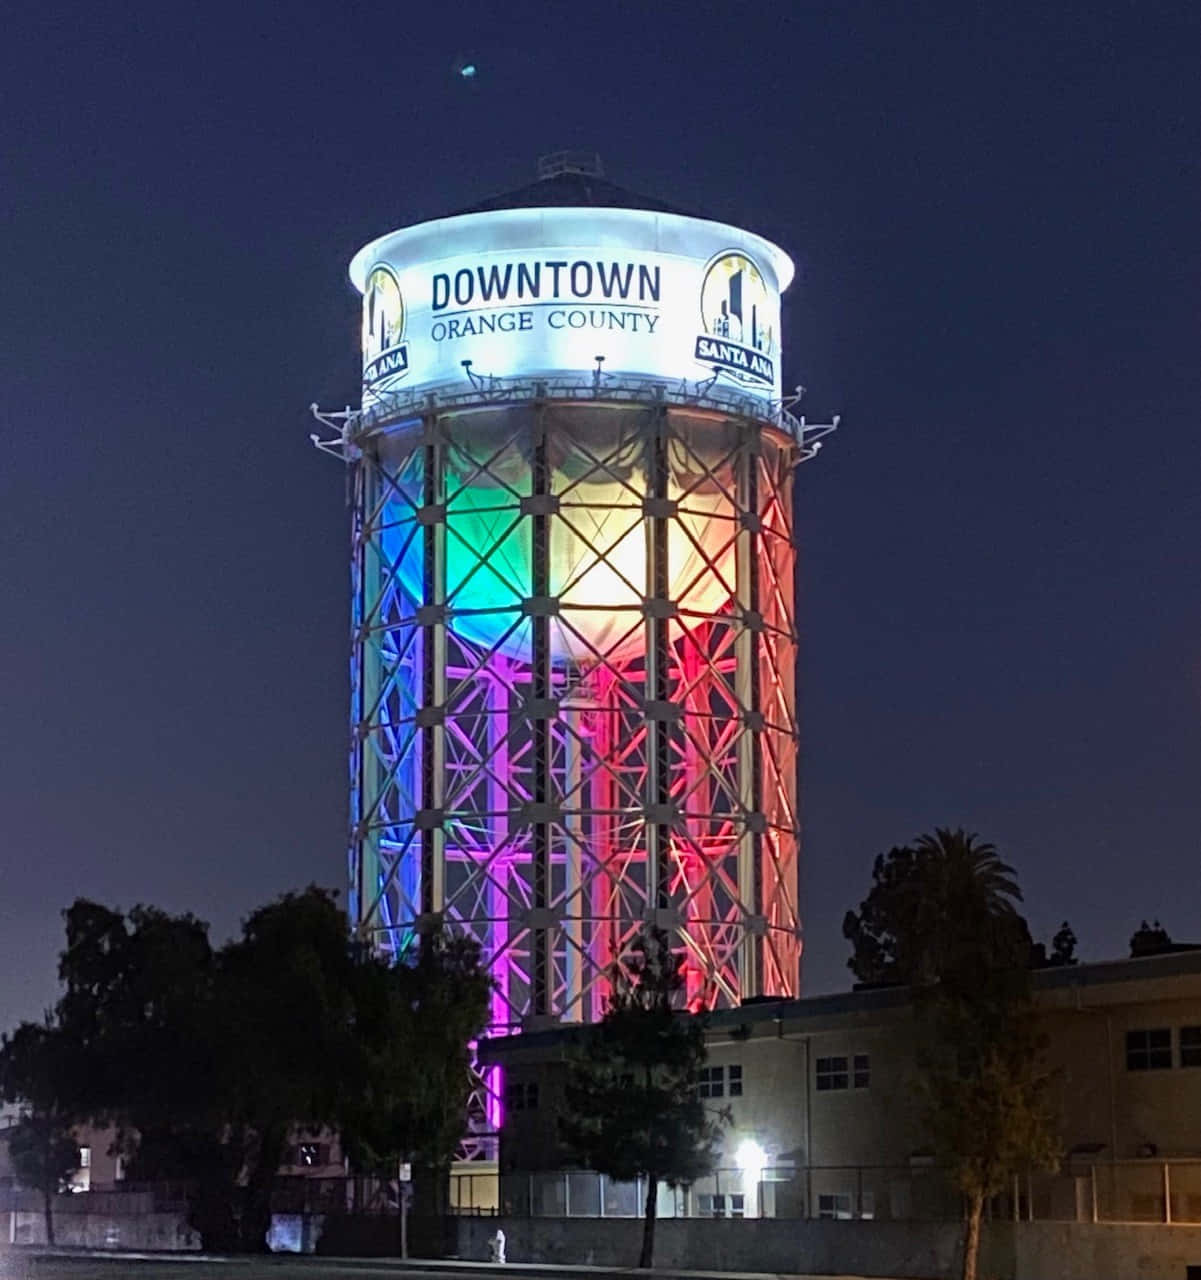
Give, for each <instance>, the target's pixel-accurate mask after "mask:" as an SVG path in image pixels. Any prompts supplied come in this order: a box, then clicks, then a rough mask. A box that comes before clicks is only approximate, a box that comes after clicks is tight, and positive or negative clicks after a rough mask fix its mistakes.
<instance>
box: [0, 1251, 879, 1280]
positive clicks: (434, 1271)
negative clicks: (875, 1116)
mask: <svg viewBox="0 0 1201 1280" xmlns="http://www.w3.org/2000/svg"><path fill="white" fill-rule="evenodd" d="M492 1277H497V1280H500V1278H502V1277H503V1280H572V1278H573V1277H575V1278H578V1280H631V1278H633V1277H639V1278H640V1280H773V1278H771V1277H767V1276H765V1275H764V1274H763V1273H762V1272H759V1273H756V1274H755V1275H754V1276H753V1277H752V1276H749V1275H735V1274H733V1273H730V1272H721V1273H718V1272H697V1271H675V1270H671V1269H663V1270H660V1269H658V1268H656V1269H655V1270H653V1271H637V1270H635V1269H633V1268H629V1269H626V1268H620V1267H584V1266H581V1267H562V1266H551V1265H546V1264H541V1263H510V1264H509V1265H508V1266H503V1267H502V1266H497V1265H493V1264H489V1263H486V1262H400V1261H398V1260H396V1259H388V1258H378V1259H377V1258H344V1259H339V1258H311V1257H297V1256H275V1257H263V1258H213V1257H203V1256H200V1257H198V1256H197V1255H195V1254H191V1255H189V1254H166V1255H164V1254H159V1255H153V1254H151V1255H144V1254H143V1255H139V1254H118V1253H114V1254H101V1253H83V1252H80V1253H66V1252H55V1253H49V1252H36V1251H34V1250H32V1249H30V1250H25V1249H14V1250H10V1251H4V1250H0V1280H490V1278H492ZM774 1280H858V1278H857V1277H853V1276H843V1277H802V1276H797V1277H782V1276H781V1277H775V1278H774Z"/></svg>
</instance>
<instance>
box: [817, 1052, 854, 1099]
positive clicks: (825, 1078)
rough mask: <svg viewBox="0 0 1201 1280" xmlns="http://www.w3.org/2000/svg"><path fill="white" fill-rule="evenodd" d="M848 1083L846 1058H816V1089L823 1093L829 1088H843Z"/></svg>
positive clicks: (848, 1074) (848, 1075)
mask: <svg viewBox="0 0 1201 1280" xmlns="http://www.w3.org/2000/svg"><path fill="white" fill-rule="evenodd" d="M849 1083H850V1073H849V1072H848V1071H847V1060H846V1058H818V1060H817V1091H818V1093H825V1092H827V1091H828V1090H830V1089H845V1088H846V1087H847V1086H848V1085H849Z"/></svg>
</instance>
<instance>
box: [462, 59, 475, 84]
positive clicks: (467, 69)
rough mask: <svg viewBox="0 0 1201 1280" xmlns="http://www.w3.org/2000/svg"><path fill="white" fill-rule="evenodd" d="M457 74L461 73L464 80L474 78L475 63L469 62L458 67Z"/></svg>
mask: <svg viewBox="0 0 1201 1280" xmlns="http://www.w3.org/2000/svg"><path fill="white" fill-rule="evenodd" d="M459 75H461V76H462V77H463V79H464V80H474V79H475V63H474V62H469V63H467V64H466V66H464V67H461V68H460V69H459Z"/></svg>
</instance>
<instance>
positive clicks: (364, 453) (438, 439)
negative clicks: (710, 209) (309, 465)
mask: <svg viewBox="0 0 1201 1280" xmlns="http://www.w3.org/2000/svg"><path fill="white" fill-rule="evenodd" d="M792 274H793V267H792V263H791V261H790V260H789V258H788V257H787V255H786V254H785V253H784V252H783V251H782V250H781V249H779V248H778V247H776V246H775V245H774V244H771V243H769V242H768V241H767V240H764V239H762V238H761V237H759V236H757V235H754V234H752V233H750V232H747V231H744V230H741V229H739V228H737V227H732V226H727V225H724V224H722V223H719V222H713V221H709V220H707V219H704V218H698V217H694V216H691V215H688V214H685V213H681V212H679V211H677V210H674V209H671V208H669V207H668V206H666V205H663V204H661V203H659V202H656V201H653V200H648V199H645V198H642V197H639V196H635V195H632V194H631V193H629V192H626V191H623V190H621V189H620V188H618V187H616V186H614V185H613V184H612V183H609V182H607V181H606V180H605V179H604V178H603V177H602V176H601V174H600V172H599V165H597V164H595V163H591V162H584V163H581V162H580V161H579V160H578V159H576V158H573V157H569V156H559V157H554V158H551V160H550V162H549V163H546V162H544V164H543V167H542V176H541V177H540V179H539V181H537V182H535V183H533V184H531V185H530V186H528V187H525V188H523V189H521V190H519V191H516V192H514V193H512V194H511V195H508V196H504V197H500V198H498V199H495V200H491V201H488V202H485V203H484V204H481V205H479V206H477V207H475V208H472V209H468V210H465V211H463V212H461V213H458V214H455V215H452V216H449V217H446V218H440V219H437V220H435V221H431V222H424V223H421V224H419V225H416V226H410V227H405V228H402V229H400V230H398V231H394V232H391V233H390V234H388V235H385V236H382V237H381V238H379V239H377V240H374V241H372V242H371V243H370V244H368V245H367V246H366V247H364V248H363V249H362V250H360V252H359V253H358V254H356V255H355V257H354V260H353V262H352V263H351V267H350V275H351V279H352V280H353V282H354V284H355V286H356V287H357V288H358V289H359V290H360V291H361V293H362V295H363V331H362V337H363V388H362V407H361V409H360V410H358V411H354V412H349V411H348V412H347V413H346V414H343V415H326V416H325V417H324V418H323V420H324V421H326V422H328V423H331V424H334V425H337V427H338V429H339V438H338V440H337V441H336V442H333V443H332V444H331V448H333V449H334V450H335V451H337V452H338V453H339V454H340V455H341V456H342V457H344V458H345V459H346V460H347V461H348V463H349V466H350V476H351V492H352V511H353V568H352V579H353V583H352V585H353V626H352V664H351V682H352V712H351V779H350V782H351V839H350V854H349V876H350V912H351V915H352V919H353V922H354V924H355V925H356V926H357V928H358V929H359V931H360V932H361V934H362V935H363V936H365V937H369V938H370V939H371V940H372V941H373V943H374V945H375V946H376V947H377V948H378V949H379V950H381V951H382V952H384V953H386V954H389V955H391V956H394V957H396V958H398V959H399V958H403V957H404V956H405V955H406V954H407V953H408V952H409V950H410V949H411V948H412V947H413V946H414V944H415V940H416V939H417V938H418V937H419V936H420V934H421V932H422V931H423V930H425V929H429V928H438V927H443V926H445V927H448V928H450V929H452V930H455V931H459V932H462V933H466V934H468V935H470V936H471V937H473V938H475V939H476V940H477V941H478V942H479V944H480V947H481V948H482V952H483V956H484V959H485V962H486V964H487V965H488V968H489V970H490V972H491V974H492V977H493V978H494V980H495V990H494V994H493V997H492V1011H491V1024H492V1025H491V1032H492V1034H505V1033H506V1032H509V1031H513V1030H517V1029H519V1028H522V1027H527V1028H528V1027H531V1026H537V1025H540V1024H543V1025H544V1024H545V1023H546V1022H547V1021H553V1020H562V1021H583V1022H588V1021H593V1020H595V1019H597V1018H599V1017H600V1016H601V1014H602V1013H603V1009H604V1004H605V1000H606V997H607V995H608V992H609V989H610V983H611V979H612V974H613V972H614V966H615V965H620V964H621V963H622V960H623V957H624V956H626V954H627V953H628V949H629V947H630V944H631V942H632V941H633V939H634V938H635V936H636V935H637V934H638V932H639V931H640V930H641V929H643V928H644V927H645V926H647V925H648V924H651V925H655V926H659V927H662V928H665V929H666V930H667V931H668V933H669V934H670V936H671V938H672V943H673V946H674V947H676V948H677V949H678V950H679V951H680V952H681V954H682V956H683V960H684V973H685V978H686V996H687V1001H688V1004H689V1007H691V1008H694V1009H700V1008H710V1007H721V1006H729V1005H736V1004H738V1003H739V1002H740V1001H742V1000H745V999H747V998H749V997H753V996H781V997H786V996H794V995H796V994H797V991H798V979H799V961H800V950H801V942H800V919H799V914H798V903H797V870H798V814H797V782H796V765H797V718H796V698H795V689H794V670H795V661H796V643H797V634H796V614H795V602H794V573H795V552H794V545H793V526H792V476H793V471H794V468H795V466H796V464H797V463H798V462H799V461H801V460H803V459H806V458H809V457H811V456H812V455H813V454H814V453H815V452H816V450H817V448H818V443H817V441H818V439H819V438H820V436H822V435H823V434H825V433H826V432H827V431H829V430H831V429H832V427H830V426H821V427H817V426H811V425H807V424H805V422H804V420H803V419H798V418H797V417H795V416H794V415H793V414H792V413H790V412H789V411H788V410H787V409H786V408H785V407H784V405H783V404H782V401H781V384H780V293H781V291H782V290H784V289H785V288H787V287H788V284H789V282H790V280H791V278H792ZM319 416H321V415H319ZM335 420H336V421H335Z"/></svg>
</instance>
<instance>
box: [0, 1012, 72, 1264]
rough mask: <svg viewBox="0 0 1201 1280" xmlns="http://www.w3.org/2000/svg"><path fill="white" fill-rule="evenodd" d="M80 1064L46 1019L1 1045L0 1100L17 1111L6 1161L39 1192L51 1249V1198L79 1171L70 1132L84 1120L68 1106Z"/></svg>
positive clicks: (25, 1025)
mask: <svg viewBox="0 0 1201 1280" xmlns="http://www.w3.org/2000/svg"><path fill="white" fill-rule="evenodd" d="M79 1065H80V1064H79V1062H78V1059H77V1058H76V1056H75V1055H74V1054H73V1053H72V1052H71V1049H70V1046H68V1045H67V1043H66V1041H65V1037H64V1036H63V1034H62V1031H61V1030H60V1029H59V1028H58V1027H57V1026H56V1025H55V1024H54V1022H53V1020H52V1019H51V1018H49V1017H48V1018H47V1019H46V1021H45V1022H44V1023H37V1022H23V1023H21V1025H20V1026H19V1027H17V1028H16V1029H15V1030H14V1031H13V1033H12V1034H11V1035H5V1036H4V1037H3V1039H2V1040H0V1100H3V1101H4V1102H15V1103H17V1104H18V1105H19V1107H20V1113H19V1114H20V1118H19V1119H18V1121H17V1124H16V1126H15V1128H14V1130H13V1131H12V1135H11V1137H10V1138H9V1143H8V1152H9V1158H10V1160H11V1161H12V1164H13V1169H14V1171H15V1173H16V1175H17V1177H18V1179H19V1180H20V1181H21V1182H22V1183H23V1184H24V1185H25V1186H27V1187H31V1188H32V1189H34V1190H36V1191H40V1192H41V1193H42V1209H43V1213H44V1215H45V1222H46V1243H47V1244H51V1245H52V1244H53V1243H54V1196H55V1194H56V1193H57V1192H58V1191H60V1190H61V1189H62V1184H63V1183H64V1182H65V1181H66V1179H67V1178H68V1177H69V1176H70V1174H72V1173H73V1172H74V1171H75V1169H76V1168H77V1167H78V1166H79V1146H78V1144H77V1143H76V1141H75V1136H74V1134H73V1132H72V1129H73V1127H74V1125H75V1124H76V1123H78V1122H79V1121H80V1120H81V1119H83V1117H82V1116H80V1115H78V1114H77V1113H76V1112H75V1111H74V1110H73V1109H72V1106H71V1097H72V1094H73V1092H74V1091H75V1088H76V1081H77V1079H78V1069H79ZM73 1077H74V1079H73Z"/></svg>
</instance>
